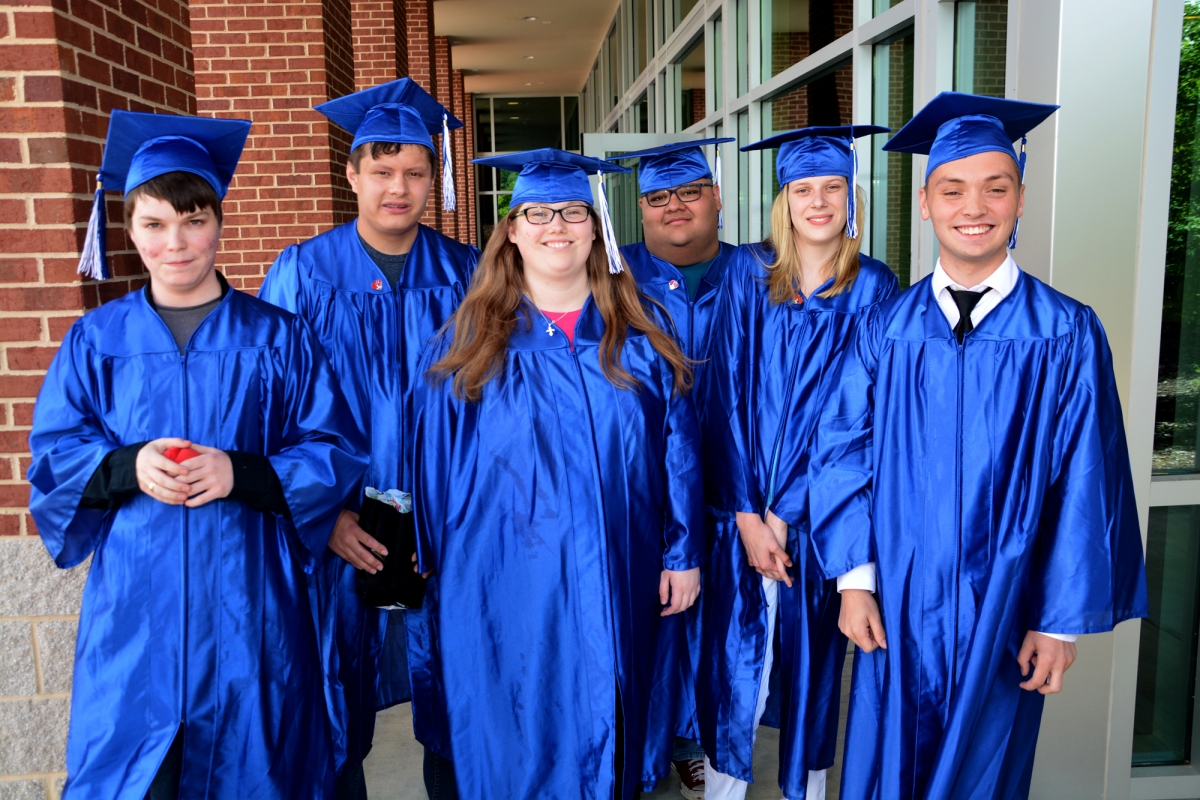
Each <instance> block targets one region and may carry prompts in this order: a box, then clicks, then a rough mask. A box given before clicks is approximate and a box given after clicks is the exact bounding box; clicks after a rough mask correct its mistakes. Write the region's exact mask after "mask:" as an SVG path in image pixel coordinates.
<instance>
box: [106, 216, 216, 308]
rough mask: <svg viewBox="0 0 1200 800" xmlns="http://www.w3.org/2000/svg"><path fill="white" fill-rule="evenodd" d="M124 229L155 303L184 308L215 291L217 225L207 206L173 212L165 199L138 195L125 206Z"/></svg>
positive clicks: (197, 302)
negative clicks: (126, 220) (146, 275)
mask: <svg viewBox="0 0 1200 800" xmlns="http://www.w3.org/2000/svg"><path fill="white" fill-rule="evenodd" d="M128 231H129V238H130V239H132V240H133V246H134V247H136V248H137V251H138V255H140V256H141V257H142V263H143V264H145V265H146V271H147V272H149V273H150V286H151V291H152V292H153V295H154V300H155V302H157V303H160V304H162V305H166V306H177V307H186V306H192V305H199V304H201V303H204V302H207V301H208V300H211V299H213V297H214V296H217V297H219V296H220V284H219V282H218V281H217V277H216V273H215V267H214V265H215V264H216V261H217V248H218V246H219V245H220V242H221V224H220V223H219V222H217V216H216V214H215V213H214V212H213V209H212V208H211V207H208V206H205V207H203V208H199V209H196V210H194V211H187V212H179V211H176V210H175V208H174V207H173V206H172V205H171V204H170V203H169V202H167V201H166V200H160V199H159V198H157V197H152V196H150V195H148V194H142V195H140V196H139V197H138V198H137V202H136V203H135V204H134V206H133V208H132V209H131V211H130V214H129V223H128ZM214 287H215V291H216V294H215V295H213V290H214Z"/></svg>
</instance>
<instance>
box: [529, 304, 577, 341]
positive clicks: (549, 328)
mask: <svg viewBox="0 0 1200 800" xmlns="http://www.w3.org/2000/svg"><path fill="white" fill-rule="evenodd" d="M538 313H539V314H541V315H542V319H544V320H546V335H547V336H553V335H554V326H555V325H557V324H558V323H559V322H560V321H561V320H562V318H563V317H565V316H567V315H568V314H573V313H574V312H573V311H564V312H562V313H561V314H559V315H558V318H557V319H555V320H554V321H553V322H551V321H550V318H549V317H548V316H546V312H545V311H542V310H541V309H540V308H539V309H538Z"/></svg>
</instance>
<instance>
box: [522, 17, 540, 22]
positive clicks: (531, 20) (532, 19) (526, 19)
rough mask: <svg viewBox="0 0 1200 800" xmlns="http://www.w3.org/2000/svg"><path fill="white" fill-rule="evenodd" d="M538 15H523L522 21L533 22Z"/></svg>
mask: <svg viewBox="0 0 1200 800" xmlns="http://www.w3.org/2000/svg"><path fill="white" fill-rule="evenodd" d="M536 19H537V17H521V22H533V21H534V20H536Z"/></svg>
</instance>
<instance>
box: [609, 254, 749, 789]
mask: <svg viewBox="0 0 1200 800" xmlns="http://www.w3.org/2000/svg"><path fill="white" fill-rule="evenodd" d="M736 251H737V246H736V245H732V244H728V243H726V242H721V250H720V253H719V254H718V255H717V258H716V259H715V260H714V261H713V263H712V264H711V265H709V268H708V270H707V271H706V272H705V273H704V277H703V278H701V279H700V285H699V286H698V287H697V289H696V297H695V299H692V298H691V297H690V296H689V295H688V289H687V280H686V279H685V278H684V276H683V273H682V272H680V271H679V270H678V269H677V268H676V267H675V266H674V265H673V264H670V263H668V262H666V261H663V260H662V259H661V258H656V257H655V256H652V255H651V254H650V251H649V250H647V249H646V245H645V243H643V242H638V243H636V244H630V245H626V246H625V247H622V248H621V255H623V256H624V257H625V260H626V262H628V264H629V271H630V273H632V275H633V277H634V279H635V280H636V281H637V285H638V289H640V290H641V291H642V292H643V293H644V294H645V295H647V296H648V297H651V298H653V299H654V300H656V301H657V302H659V303H661V304H662V306H663V307H664V308H665V309H666V310H667V313H668V314H669V315H670V317H671V321H672V323H673V324H674V326H675V334H676V338H677V339H678V341H679V343H680V346H681V347H682V348H683V352H684V355H686V356H688V357H689V358H692V359H695V360H697V361H702V360H703V359H704V357H705V353H706V351H707V349H708V331H709V327H710V326H709V323H710V322H711V320H712V317H713V312H714V311H715V310H716V307H717V295H718V291H717V290H718V287H720V285H721V280H722V278H723V277H724V275H725V269H726V267H727V266H728V265H729V262H730V261H731V260H732V258H733V254H734V253H735V252H736ZM701 374H702V373H701ZM699 394H700V387H699V386H695V387H693V389H692V397H693V399H695V398H696V397H697V396H698V395H699ZM703 599H704V598H703V596H701V598H700V600H698V601H697V602H696V603H695V605H693V606H692V607H691V608H689V609H688V610H687V611H685V612H684V613H682V614H675V615H673V616H670V617H667V618H666V619H664V620H663V621H662V625H661V627H660V632H659V639H658V643H659V652H658V655H657V662H658V663H657V664H656V666H655V683H654V690H653V694H652V697H651V700H650V710H649V719H648V721H647V730H646V753H645V759H644V767H643V769H644V773H643V775H642V778H643V780H644V781H645V782H646V783H647V784H648V785H649V784H652V783H654V782H655V781H658V780H660V779H662V778H664V777H666V775H667V773H668V772H670V770H671V754H672V753H673V751H674V749H675V736H676V735H679V736H684V737H687V738H689V739H699V738H700V733H699V731H698V729H697V727H696V689H695V687H696V682H695V675H696V668H695V664H696V663H697V660H698V659H699V657H700V604H701V602H703Z"/></svg>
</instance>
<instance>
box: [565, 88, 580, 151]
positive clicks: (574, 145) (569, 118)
mask: <svg viewBox="0 0 1200 800" xmlns="http://www.w3.org/2000/svg"><path fill="white" fill-rule="evenodd" d="M563 119H565V120H566V122H567V127H566V131H564V133H563V136H564V139H563V149H564V150H580V149H582V146H581V145H580V143H579V98H578V97H564V98H563Z"/></svg>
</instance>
